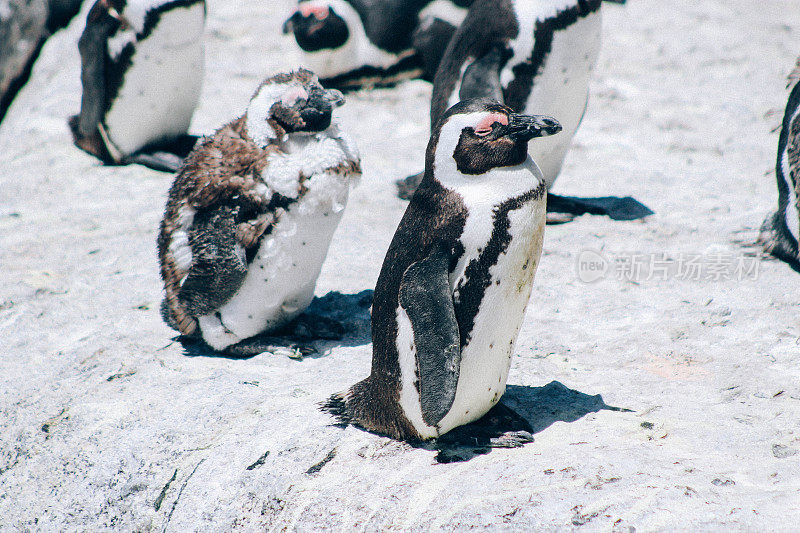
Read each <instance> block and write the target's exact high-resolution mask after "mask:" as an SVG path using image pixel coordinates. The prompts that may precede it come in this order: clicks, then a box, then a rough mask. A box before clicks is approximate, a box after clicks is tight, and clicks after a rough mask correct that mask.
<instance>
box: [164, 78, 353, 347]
mask: <svg viewBox="0 0 800 533" xmlns="http://www.w3.org/2000/svg"><path fill="white" fill-rule="evenodd" d="M343 101H344V100H343V98H342V95H341V93H340V92H339V91H335V90H325V89H323V87H322V86H321V85H320V84H319V82H318V80H317V78H316V76H314V75H313V74H312V73H311V72H310V71H307V70H299V71H297V72H294V73H291V74H278V75H276V76H273V77H272V78H269V79H267V80H266V81H265V82H264V83H263V84H262V85H261V86H260V87H259V89H258V90H257V91H256V93H255V95H254V96H253V98H252V100H251V101H250V104H249V106H248V108H247V112H246V114H245V115H244V116H243V117H241V118H239V119H237V120H234V121H233V122H231V123H229V124H228V125H226V126H224V127H222V128H220V129H219V130H218V131H217V132H216V133H215V134H214V136H213V137H210V138H207V139H204V140H203V141H202V143H200V144H199V146H198V147H197V148H196V149H195V150H194V151H193V152H192V153H191V154H190V155H189V156H188V157H187V159H186V162H185V164H184V166H183V168H182V169H181V171H180V173H179V174H178V176H177V177H176V179H175V182H174V183H173V185H172V188H171V189H170V191H169V199H168V201H167V206H166V212H165V214H164V218H163V220H162V222H161V231H160V234H159V237H158V253H159V259H160V262H161V277H162V278H163V280H164V287H165V291H166V297H165V299H164V302H163V303H162V313H163V315H164V318H165V320H166V322H167V323H168V324H169V325H171V326H172V327H174V328H175V329H177V330H179V331H180V332H181V333H183V334H184V335H200V336H202V338H203V340H205V342H206V343H208V344H209V345H210V346H211V347H212V348H214V349H216V350H224V349H227V348H229V347H231V346H232V345H234V344H236V343H239V342H240V341H242V340H243V339H247V338H249V337H252V336H254V335H257V334H259V333H262V332H270V331H274V330H275V329H277V328H280V327H281V326H283V325H285V324H287V323H288V322H289V321H291V320H292V319H294V318H295V317H297V316H298V315H299V314H300V313H302V311H303V310H304V309H305V308H306V307H307V306H308V304H309V303H310V302H311V300H312V298H313V296H314V287H315V285H316V281H317V277H318V276H319V272H320V269H321V267H322V263H323V261H324V259H325V255H326V254H327V251H328V246H329V245H330V240H331V237H332V236H333V232H334V230H335V229H336V226H337V225H338V223H339V220H340V219H341V217H342V211H343V209H344V206H345V203H346V202H347V197H348V194H349V189H350V186H351V185H353V184H354V183H355V182H356V181H357V179H358V178H359V176H360V173H361V170H360V163H359V157H358V152H357V150H356V147H355V146H354V144H353V142H352V141H351V140H350V138H349V137H348V136H346V135H345V134H344V133H343V132H342V131H341V130H340V129H339V126H338V125H337V123H336V122H335V121H333V120H332V118H331V117H332V112H333V108H334V107H337V106H339V105H341V104H342V103H343ZM253 350H254V353H258V352H260V351H264V349H263V348H258V347H257V346H256V347H254V348H253ZM237 353H238V354H239V355H242V354H243V352H242V350H238V351H237Z"/></svg>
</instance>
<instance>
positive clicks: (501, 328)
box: [324, 99, 561, 439]
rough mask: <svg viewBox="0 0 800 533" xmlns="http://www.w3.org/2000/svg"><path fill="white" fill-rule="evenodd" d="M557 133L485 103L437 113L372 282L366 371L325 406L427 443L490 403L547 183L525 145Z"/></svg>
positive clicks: (541, 120) (540, 228)
mask: <svg viewBox="0 0 800 533" xmlns="http://www.w3.org/2000/svg"><path fill="white" fill-rule="evenodd" d="M560 129H561V127H560V126H559V124H558V123H557V122H556V121H555V120H553V119H551V118H548V117H542V116H527V115H519V114H516V113H514V112H512V110H511V109H510V108H509V107H507V106H504V105H502V104H498V103H496V102H494V101H492V100H489V99H477V100H466V101H462V102H460V103H458V104H456V105H455V106H453V107H452V108H451V109H450V110H448V111H447V112H446V113H444V114H443V116H442V117H441V119H440V121H439V123H438V124H437V126H436V127H435V128H434V131H433V133H432V134H431V139H430V142H429V143H428V149H427V152H426V157H425V175H424V178H423V180H422V183H421V184H420V187H419V189H418V191H417V193H416V194H415V195H414V197H413V198H412V199H411V203H410V204H409V206H408V209H407V210H406V213H405V215H404V216H403V219H402V221H401V222H400V225H399V227H398V228H397V232H396V233H395V235H394V239H393V240H392V243H391V244H390V246H389V250H388V252H387V253H386V258H385V259H384V262H383V268H382V269H381V273H380V276H379V278H378V282H377V285H376V287H375V294H374V299H373V307H372V340H373V355H372V373H371V374H370V376H369V377H368V378H366V379H365V380H364V381H361V382H360V383H357V384H356V385H354V386H353V387H352V388H351V389H349V390H348V391H346V392H344V393H341V394H337V395H334V396H333V397H332V398H331V399H330V400H329V401H328V402H327V404H326V405H325V407H324V409H326V410H328V411H330V412H332V413H333V414H335V415H337V416H338V417H339V418H340V419H341V420H342V421H344V422H352V423H354V424H356V425H359V426H361V427H363V428H366V429H368V430H371V431H375V432H377V433H382V434H385V435H389V436H391V437H394V438H396V439H430V438H436V437H439V436H440V435H443V434H444V433H446V432H448V431H450V430H451V429H453V428H455V427H457V426H461V425H463V424H467V423H469V422H472V421H474V420H477V419H479V418H480V417H482V416H483V415H484V414H485V413H486V412H487V411H489V409H490V408H492V407H493V406H494V405H495V404H496V403H497V401H498V400H499V399H500V397H501V396H502V395H503V392H504V391H505V386H506V378H507V377H508V370H509V366H510V364H511V356H512V354H513V353H514V344H515V342H516V339H517V334H518V333H519V329H520V326H521V324H522V319H523V316H524V314H525V308H526V306H527V304H528V299H529V297H530V292H531V287H532V284H533V277H534V273H535V272H536V267H537V265H538V262H539V256H540V254H541V251H542V237H543V234H544V224H545V203H546V196H547V186H546V183H545V181H544V178H543V176H542V173H541V171H540V170H539V169H538V167H537V166H536V164H535V163H534V162H533V160H532V159H531V158H530V156H529V155H528V141H529V140H530V139H532V138H534V137H544V136H547V135H552V134H554V133H556V132H558V131H559V130H560ZM535 142H538V141H535Z"/></svg>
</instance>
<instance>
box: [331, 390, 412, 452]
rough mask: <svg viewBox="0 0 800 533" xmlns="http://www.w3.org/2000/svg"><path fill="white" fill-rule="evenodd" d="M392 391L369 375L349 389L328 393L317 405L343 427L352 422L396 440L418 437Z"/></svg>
mask: <svg viewBox="0 0 800 533" xmlns="http://www.w3.org/2000/svg"><path fill="white" fill-rule="evenodd" d="M392 390H393V388H392V387H388V386H386V384H383V383H381V382H380V381H379V380H374V379H373V378H372V376H370V377H368V378H367V379H365V380H364V381H360V382H358V383H356V384H355V385H353V386H352V387H351V388H350V389H348V390H346V391H343V392H340V393H337V394H334V395H332V396H331V397H330V398H328V399H327V400H326V401H324V402H322V403H321V404H320V409H321V410H322V411H324V412H326V413H329V414H331V415H333V417H334V418H336V419H337V420H338V422H339V424H343V425H345V426H346V425H348V424H352V425H354V426H358V427H360V428H362V429H365V430H367V431H370V432H372V433H377V434H379V435H385V436H387V437H392V438H394V439H398V440H411V441H416V440H419V439H420V437H419V434H418V433H417V432H416V431H415V430H414V427H413V426H412V425H411V422H409V421H408V419H407V418H406V417H405V415H404V414H403V412H402V409H401V408H400V405H399V404H398V403H397V398H395V396H396V395H397V393H396V392H395V393H393V392H392Z"/></svg>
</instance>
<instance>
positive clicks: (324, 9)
mask: <svg viewBox="0 0 800 533" xmlns="http://www.w3.org/2000/svg"><path fill="white" fill-rule="evenodd" d="M297 9H298V11H300V14H301V15H303V16H304V17H306V18H308V17H310V16H311V15H314V18H316V19H317V20H323V19H324V18H326V17H327V16H328V13H329V12H330V11H329V9H328V6H320V5H317V4H312V3H310V2H309V3H305V4H300V6H299V7H298V8H297Z"/></svg>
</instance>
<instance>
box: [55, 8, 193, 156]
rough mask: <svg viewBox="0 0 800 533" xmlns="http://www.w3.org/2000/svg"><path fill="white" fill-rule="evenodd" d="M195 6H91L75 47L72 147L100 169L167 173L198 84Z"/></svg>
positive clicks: (184, 140)
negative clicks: (77, 83) (76, 107)
mask: <svg viewBox="0 0 800 533" xmlns="http://www.w3.org/2000/svg"><path fill="white" fill-rule="evenodd" d="M205 10H206V7H205V2H204V1H203V0H180V1H174V0H173V1H166V0H97V2H95V4H94V5H93V6H92V8H91V10H90V11H89V15H88V16H87V19H86V28H85V29H84V31H83V34H82V35H81V37H80V40H79V41H78V48H79V49H80V54H81V82H82V85H83V96H82V98H81V111H80V114H79V115H77V116H74V117H72V119H71V120H70V127H71V129H72V132H73V136H74V138H75V144H76V145H77V146H78V147H80V148H81V149H83V150H85V151H86V152H89V153H90V154H92V155H94V156H96V157H98V158H99V159H101V160H102V161H103V162H105V163H110V164H125V163H141V164H144V165H147V166H150V167H152V168H156V169H158V170H165V171H175V170H177V169H178V167H179V166H180V163H181V161H182V160H183V157H185V156H186V154H188V153H189V151H191V149H192V147H193V146H194V142H195V141H196V138H194V137H192V136H189V135H187V131H188V129H189V123H190V122H191V120H192V114H193V113H194V110H195V108H196V107H197V102H198V100H199V98H200V89H201V86H202V82H203V63H204V51H203V30H204V25H205Z"/></svg>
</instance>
